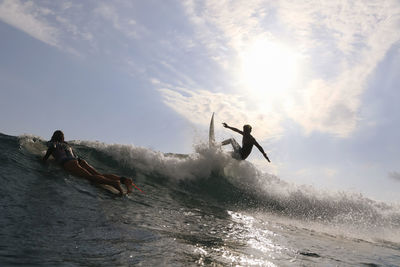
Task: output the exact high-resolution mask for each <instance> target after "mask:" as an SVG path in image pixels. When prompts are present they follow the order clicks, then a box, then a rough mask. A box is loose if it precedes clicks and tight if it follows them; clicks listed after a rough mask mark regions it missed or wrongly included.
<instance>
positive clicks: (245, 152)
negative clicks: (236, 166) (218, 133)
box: [222, 122, 271, 162]
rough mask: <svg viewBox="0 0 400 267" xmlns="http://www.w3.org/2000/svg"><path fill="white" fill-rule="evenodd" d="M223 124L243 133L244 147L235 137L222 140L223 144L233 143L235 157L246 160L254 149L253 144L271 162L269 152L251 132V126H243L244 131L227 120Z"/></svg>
mask: <svg viewBox="0 0 400 267" xmlns="http://www.w3.org/2000/svg"><path fill="white" fill-rule="evenodd" d="M222 125H223V126H224V127H225V128H228V129H230V130H232V131H234V132H237V133H240V134H241V135H243V138H242V147H240V145H239V144H238V143H237V142H236V140H235V139H234V138H230V139H227V140H225V141H223V142H222V145H223V146H225V145H228V144H231V145H232V147H233V150H234V153H233V157H234V158H236V159H240V160H244V159H246V158H247V157H248V156H249V155H250V153H251V150H252V149H253V145H255V146H256V147H257V148H258V150H260V152H261V153H262V154H263V156H264V158H265V159H266V160H268V162H271V161H270V160H269V158H268V156H267V153H265V151H264V149H263V148H262V147H261V146H260V144H258V143H257V141H256V139H255V138H254V137H253V136H252V135H251V134H250V133H251V126H250V125H248V124H246V125H244V126H243V131H241V130H239V129H236V128H234V127H230V126H229V125H228V124H226V123H225V122H224V123H222Z"/></svg>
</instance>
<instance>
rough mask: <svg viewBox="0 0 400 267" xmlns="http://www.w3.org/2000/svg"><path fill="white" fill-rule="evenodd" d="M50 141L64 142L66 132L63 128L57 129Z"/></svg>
mask: <svg viewBox="0 0 400 267" xmlns="http://www.w3.org/2000/svg"><path fill="white" fill-rule="evenodd" d="M50 142H64V133H63V132H62V131H61V130H57V131H55V132H54V133H53V136H52V137H51V139H50Z"/></svg>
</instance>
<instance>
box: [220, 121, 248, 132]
mask: <svg viewBox="0 0 400 267" xmlns="http://www.w3.org/2000/svg"><path fill="white" fill-rule="evenodd" d="M222 125H223V126H224V127H225V128H228V129H230V130H232V131H234V132H237V133H240V134H241V135H243V132H242V131H241V130H239V129H236V128H234V127H230V126H229V125H228V124H226V123H225V122H223V123H222Z"/></svg>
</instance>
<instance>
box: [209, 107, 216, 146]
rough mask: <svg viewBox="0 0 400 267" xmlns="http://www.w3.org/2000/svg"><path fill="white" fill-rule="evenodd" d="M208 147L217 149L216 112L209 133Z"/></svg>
mask: <svg viewBox="0 0 400 267" xmlns="http://www.w3.org/2000/svg"><path fill="white" fill-rule="evenodd" d="M208 145H209V147H210V148H212V147H215V133H214V112H213V114H212V117H211V121H210V129H209V131H208Z"/></svg>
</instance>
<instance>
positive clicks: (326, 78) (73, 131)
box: [0, 0, 400, 202]
mask: <svg viewBox="0 0 400 267" xmlns="http://www.w3.org/2000/svg"><path fill="white" fill-rule="evenodd" d="M399 29H400V2H399V0H376V1H374V0H369V1H364V0H363V1H357V0H349V1H320V0H306V1H294V0H292V1H290V0H274V1H272V0H269V1H268V0H251V1H249V0H231V1H228V0H204V1H194V0H182V1H181V0H175V1H174V0H162V1H161V0H158V1H156V0H153V1H151V0H147V1H128V0H114V1H97V0H96V1H94V0H93V1H89V0H88V1H78V0H77V1H52V0H35V1H22V0H0V90H1V91H0V92H1V97H0V132H2V133H5V134H10V135H20V134H23V133H29V134H34V135H38V136H42V137H44V138H50V136H51V134H52V132H53V131H54V130H55V129H62V130H63V131H64V132H65V134H66V139H67V140H71V139H75V140H76V139H79V140H100V141H103V142H107V143H121V144H133V145H136V146H143V147H148V148H151V149H154V150H159V151H163V152H176V153H191V152H193V145H194V144H195V143H197V142H200V141H202V140H203V141H204V140H205V139H206V136H207V128H208V123H209V120H210V117H211V114H212V112H215V113H216V123H217V124H216V126H217V127H216V131H217V132H216V135H217V138H219V139H222V138H226V137H235V138H237V139H240V136H237V135H235V134H234V133H232V132H228V130H226V129H224V128H222V127H221V126H220V123H221V122H223V121H225V122H227V123H228V124H230V125H232V126H236V127H238V128H240V127H241V126H242V125H243V124H246V123H248V124H251V125H252V126H253V135H254V136H255V137H256V138H257V140H259V142H260V144H262V146H263V147H264V148H265V150H266V151H267V153H268V154H269V156H270V158H271V160H272V164H267V163H266V162H265V160H264V159H263V158H262V156H261V154H260V153H259V152H258V151H254V153H253V155H252V156H251V157H250V158H249V160H250V161H251V162H253V163H254V164H256V165H257V166H259V168H260V169H262V170H264V171H266V172H269V173H273V174H276V175H278V176H279V177H280V178H281V179H283V180H286V181H288V182H293V183H296V184H307V185H313V186H315V187H317V188H323V189H334V190H345V191H352V192H359V193H362V194H364V195H366V196H368V197H371V198H375V199H378V200H389V201H395V202H400V194H399V192H400V179H399V177H400V156H399V154H400V140H399V137H400V128H399V123H400V107H399V105H398V104H397V103H398V102H399V100H400V91H399V87H400V75H399V74H400V42H399V41H400V30H399Z"/></svg>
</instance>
